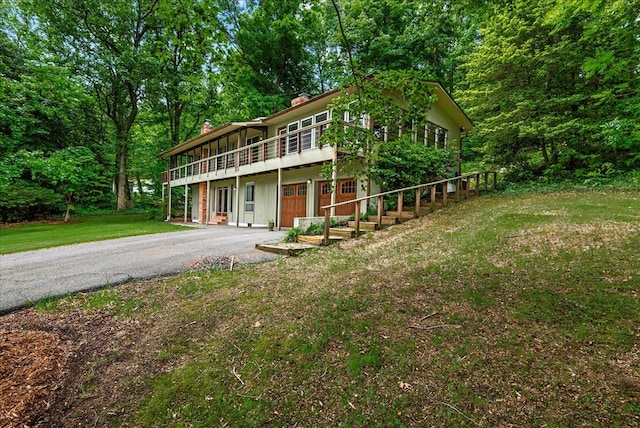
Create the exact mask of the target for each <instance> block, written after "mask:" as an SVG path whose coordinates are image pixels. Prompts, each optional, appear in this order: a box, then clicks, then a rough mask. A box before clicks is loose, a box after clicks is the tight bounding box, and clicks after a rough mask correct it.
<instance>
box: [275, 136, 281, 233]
mask: <svg viewBox="0 0 640 428" xmlns="http://www.w3.org/2000/svg"><path fill="white" fill-rule="evenodd" d="M278 146H279V145H278ZM276 195H277V196H276V227H277V228H278V230H282V224H281V223H282V220H281V219H282V168H278V188H277V189H276Z"/></svg>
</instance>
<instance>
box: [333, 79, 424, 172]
mask: <svg viewBox="0 0 640 428" xmlns="http://www.w3.org/2000/svg"><path fill="white" fill-rule="evenodd" d="M426 80H427V77H426V75H425V74H424V73H422V72H418V71H411V70H403V71H397V70H391V71H386V72H381V73H379V74H376V75H375V76H374V77H372V78H363V77H361V76H355V80H352V81H351V84H350V85H348V86H347V88H346V89H345V90H344V91H343V95H341V96H340V97H337V98H336V99H334V100H333V102H332V103H331V109H332V110H333V116H332V120H333V123H332V126H330V127H329V128H328V130H327V131H326V132H325V134H324V135H323V137H322V138H323V140H324V142H326V143H328V144H331V145H334V146H338V147H339V150H340V151H341V152H344V161H343V162H341V163H340V168H341V170H342V171H343V172H344V173H345V174H348V175H355V176H357V177H360V178H363V177H367V176H369V175H370V174H371V172H372V169H373V168H374V166H375V165H376V163H377V162H378V160H379V157H380V152H381V150H380V147H381V146H382V145H383V143H382V141H383V138H381V137H382V134H381V133H382V132H383V130H384V129H385V127H386V128H387V129H389V130H394V129H398V130H399V129H400V128H403V129H404V131H405V132H411V125H407V124H411V123H414V122H416V123H422V122H424V120H425V117H426V116H427V112H428V111H429V109H430V108H431V104H432V103H433V101H434V95H433V94H432V91H431V89H430V88H429V87H428V86H427V85H426ZM371 120H373V121H374V124H375V127H371V126H369V124H370V121H371ZM345 122H347V125H345ZM389 132H390V135H389V136H388V140H389V141H393V140H395V139H396V138H397V136H393V135H391V131H389ZM385 153H388V152H385ZM331 168H333V166H331V165H330V166H329V167H328V168H324V170H323V174H324V175H325V176H326V177H327V178H329V177H330V173H331Z"/></svg>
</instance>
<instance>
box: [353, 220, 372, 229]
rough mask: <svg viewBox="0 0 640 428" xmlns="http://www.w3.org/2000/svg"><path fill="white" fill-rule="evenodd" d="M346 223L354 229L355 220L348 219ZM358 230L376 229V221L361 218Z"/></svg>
mask: <svg viewBox="0 0 640 428" xmlns="http://www.w3.org/2000/svg"><path fill="white" fill-rule="evenodd" d="M376 220H377V219H376ZM347 225H348V226H349V227H352V228H354V229H355V227H356V221H355V220H349V222H348V223H347ZM360 230H378V223H377V222H375V221H362V220H361V221H360Z"/></svg>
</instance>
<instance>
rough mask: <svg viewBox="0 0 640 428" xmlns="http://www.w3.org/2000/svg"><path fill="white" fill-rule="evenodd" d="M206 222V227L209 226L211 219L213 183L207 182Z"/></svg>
mask: <svg viewBox="0 0 640 428" xmlns="http://www.w3.org/2000/svg"><path fill="white" fill-rule="evenodd" d="M204 215H205V217H206V220H205V222H204V224H205V226H209V219H210V218H211V182H210V181H209V180H207V208H206V209H205V210H204Z"/></svg>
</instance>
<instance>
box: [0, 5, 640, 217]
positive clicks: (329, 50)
mask: <svg viewBox="0 0 640 428" xmlns="http://www.w3.org/2000/svg"><path fill="white" fill-rule="evenodd" d="M639 10H640V0H626V1H604V0H597V1H590V0H569V1H562V2H560V1H558V0H533V1H524V0H500V1H496V2H474V1H470V0H463V1H456V2H453V1H450V0H434V1H430V2H424V1H420V0H405V1H401V2H398V1H391V0H351V1H346V0H332V1H326V0H311V1H304V2H303V1H299V0H284V1H276V0H247V1H243V2H236V1H232V0H214V1H208V2H204V1H201V0H181V1H175V0H135V1H124V0H114V1H109V2H99V1H96V0H73V1H72V0H53V1H46V2H45V1H40V0H8V1H6V2H3V3H2V4H0V12H1V13H0V190H2V191H3V192H4V193H5V195H3V200H5V199H7V198H6V197H5V196H6V194H7V192H9V193H11V194H13V195H14V196H13V199H16V198H17V197H16V195H15V192H14V190H15V189H18V188H25V183H28V186H31V187H34V186H35V187H34V188H36V189H37V188H42V189H44V188H46V189H49V190H52V191H54V190H55V188H56V186H55V185H54V184H53V183H52V182H51V181H46V180H43V179H42V177H41V178H40V179H38V180H34V179H33V178H32V176H31V171H30V170H29V168H28V166H25V165H18V164H16V163H15V162H14V159H15V156H16V154H17V153H18V152H19V151H20V150H27V151H29V152H38V153H41V154H42V156H43V158H48V157H49V156H51V155H52V154H54V153H56V152H58V151H61V150H65V149H67V148H70V147H85V148H86V149H87V150H89V151H91V152H92V153H93V156H94V159H95V162H96V163H97V164H99V165H100V166H101V168H100V171H101V172H100V179H99V182H100V183H102V184H101V186H100V188H101V189H107V188H108V187H110V186H108V183H109V182H111V183H112V184H113V187H114V188H115V190H116V193H115V196H114V197H113V198H112V196H111V194H110V193H109V192H108V191H106V192H105V195H104V196H103V198H102V199H103V203H106V204H111V203H113V202H115V205H116V206H117V208H119V209H123V208H126V207H129V206H131V204H132V191H131V189H132V185H133V183H134V182H138V183H140V182H141V181H142V180H152V181H154V182H156V183H157V182H158V178H159V173H160V171H161V170H162V169H163V168H164V166H163V164H162V163H161V162H160V161H159V160H158V159H157V158H156V155H157V154H158V153H160V152H161V151H163V150H166V149H167V148H169V147H171V146H172V145H175V144H177V143H179V142H180V141H183V140H185V139H187V138H190V137H192V136H194V135H195V133H197V132H198V129H199V126H200V124H201V123H202V121H203V120H204V119H205V118H208V119H211V120H212V122H213V123H214V125H215V124H222V123H224V122H227V121H229V120H238V119H251V118H254V117H258V116H266V115H269V114H271V113H274V112H276V111H278V110H280V109H282V108H285V107H287V106H288V105H289V100H290V99H291V98H293V97H295V96H297V95H298V94H299V93H302V92H306V93H309V94H311V95H315V94H319V93H321V92H323V91H326V90H329V89H333V88H335V87H338V86H350V85H353V84H354V81H353V78H354V76H364V75H367V74H368V73H371V72H377V73H380V72H391V73H397V76H407V75H408V74H410V73H419V74H421V75H422V76H428V77H429V78H430V79H434V80H438V81H440V82H441V83H442V84H443V86H444V87H446V88H447V90H449V91H450V92H451V93H453V95H454V96H455V97H456V99H458V100H459V102H460V104H461V105H462V107H463V108H464V109H465V110H466V112H467V113H468V115H469V116H470V117H471V118H472V120H473V121H474V123H475V125H476V130H475V131H474V132H473V133H472V134H471V135H470V136H469V137H468V138H467V140H466V147H465V159H467V160H470V161H474V162H483V163H484V164H486V165H491V166H492V167H495V168H506V170H507V171H509V172H510V177H511V178H513V179H531V178H534V177H536V176H540V175H547V176H573V177H590V176H598V175H606V174H612V173H615V172H618V171H625V170H630V169H634V168H638V167H640V126H639V125H638V124H639V123H640V121H638V117H640V95H639V88H640V15H639V13H638V11H639ZM350 79H351V80H350ZM356 80H357V79H356ZM396 83H401V82H400V81H398V82H396ZM405 83H406V82H405ZM376 102H377V101H374V102H372V103H369V105H368V106H367V108H375V107H374V105H375V104H376ZM411 105H412V106H413V104H411ZM364 141H366V139H365V140H364ZM2 183H4V184H2ZM105 184H107V185H105ZM138 187H140V186H138ZM158 193H159V192H158ZM9 199H11V198H9ZM54 205H55V204H53V205H51V206H54ZM26 211H28V210H26ZM26 211H25V212H26ZM29 212H35V211H29Z"/></svg>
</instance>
